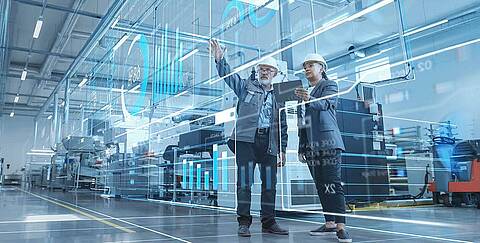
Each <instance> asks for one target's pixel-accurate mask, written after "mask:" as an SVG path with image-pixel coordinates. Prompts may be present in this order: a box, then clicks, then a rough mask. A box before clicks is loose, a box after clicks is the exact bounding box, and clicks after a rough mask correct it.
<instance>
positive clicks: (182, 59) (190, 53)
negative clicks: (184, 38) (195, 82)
mask: <svg viewBox="0 0 480 243" xmlns="http://www.w3.org/2000/svg"><path fill="white" fill-rule="evenodd" d="M197 52H198V49H193V50H192V51H190V52H189V53H187V54H185V56H183V57H181V58H180V59H178V61H179V62H183V61H185V60H186V59H187V58H189V57H191V56H193V55H194V54H195V53H197Z"/></svg>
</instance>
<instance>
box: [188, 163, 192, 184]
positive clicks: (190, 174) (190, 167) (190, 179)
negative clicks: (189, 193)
mask: <svg viewBox="0 0 480 243" xmlns="http://www.w3.org/2000/svg"><path fill="white" fill-rule="evenodd" d="M188 172H189V177H190V178H189V180H188V182H189V183H188V184H189V188H188V189H192V190H193V161H189V171H188Z"/></svg>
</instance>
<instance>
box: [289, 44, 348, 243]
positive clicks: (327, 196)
mask: <svg viewBox="0 0 480 243" xmlns="http://www.w3.org/2000/svg"><path fill="white" fill-rule="evenodd" d="M302 65H303V69H304V71H305V76H306V78H307V79H308V83H309V84H310V86H311V87H313V90H312V91H311V92H308V91H307V90H305V89H303V88H299V89H296V90H295V93H296V95H297V97H298V98H299V99H300V100H301V101H302V102H303V103H304V105H305V106H304V108H302V109H301V111H300V112H298V114H299V116H300V120H301V121H304V122H303V123H302V122H300V123H299V126H298V131H299V149H298V158H299V160H300V161H301V162H304V163H307V164H308V168H309V170H310V173H311V175H312V178H313V181H314V182H315V186H316V188H317V193H318V196H319V197H320V202H321V204H322V209H323V212H324V217H325V221H326V223H325V224H324V225H323V226H321V227H320V228H318V229H315V230H312V231H310V235H313V236H317V235H327V234H336V235H337V239H338V241H339V242H352V239H351V238H350V236H349V234H348V233H347V231H346V230H345V216H344V214H345V195H344V190H343V186H342V181H341V153H342V151H344V150H345V145H344V144H343V140H342V135H341V133H340V129H339V128H338V124H337V119H336V107H337V96H336V94H338V85H337V83H336V82H334V81H332V80H329V79H328V77H327V74H326V71H327V68H328V65H327V62H326V61H325V58H323V56H322V55H320V54H316V53H312V54H308V55H307V56H306V57H305V59H304V61H303V64H302Z"/></svg>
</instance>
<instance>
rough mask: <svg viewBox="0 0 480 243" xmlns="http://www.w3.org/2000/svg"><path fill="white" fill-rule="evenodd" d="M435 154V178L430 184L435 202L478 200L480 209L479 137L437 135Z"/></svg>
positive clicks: (453, 202)
mask: <svg viewBox="0 0 480 243" xmlns="http://www.w3.org/2000/svg"><path fill="white" fill-rule="evenodd" d="M434 158H435V160H434V178H433V180H432V181H431V182H430V183H429V186H428V189H429V190H430V191H431V192H433V200H434V203H437V204H438V203H443V204H444V205H446V206H461V205H462V204H467V205H468V204H476V205H477V208H479V209H480V140H467V141H462V142H459V143H455V141H454V140H453V141H452V140H449V139H438V141H437V142H436V144H435V145H434Z"/></svg>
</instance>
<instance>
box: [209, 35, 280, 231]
mask: <svg viewBox="0 0 480 243" xmlns="http://www.w3.org/2000/svg"><path fill="white" fill-rule="evenodd" d="M210 51H211V53H212V54H213V56H214V57H215V63H216V66H217V71H218V75H219V76H220V77H222V78H223V79H224V81H225V83H226V84H227V85H228V86H229V87H230V88H231V89H232V90H233V91H234V93H235V95H236V96H237V97H238V104H237V113H236V114H237V120H236V123H235V131H233V133H232V136H231V138H230V140H229V141H228V145H229V148H230V149H231V150H232V151H233V152H234V153H235V156H236V164H237V200H236V202H237V215H238V217H237V221H238V224H239V226H238V232H237V233H238V235H239V236H242V237H250V236H251V233H250V225H251V224H252V216H251V215H250V207H251V187H252V185H253V177H252V176H251V175H253V174H254V170H255V167H256V165H257V164H258V166H259V169H260V179H261V180H262V186H261V188H262V191H261V211H260V218H261V222H262V232H264V233H271V234H279V235H288V230H286V229H283V228H281V227H280V226H279V225H278V223H277V222H276V221H275V197H276V183H277V167H281V166H283V165H285V151H286V149H287V139H288V138H287V120H286V114H285V111H283V112H279V110H280V108H279V104H278V103H277V102H276V99H275V95H274V93H273V91H272V90H273V87H272V79H273V78H274V77H275V76H276V75H277V72H278V68H277V62H276V61H275V59H273V58H272V57H265V58H263V59H261V60H260V61H259V63H258V65H257V72H258V78H257V77H253V75H252V76H251V78H249V79H242V78H241V77H240V76H239V75H238V74H237V73H232V71H231V68H230V65H229V64H228V63H227V60H226V59H225V57H224V54H225V49H224V48H223V47H222V46H220V44H219V43H218V41H217V40H211V41H210ZM277 155H279V156H280V158H279V161H277Z"/></svg>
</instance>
